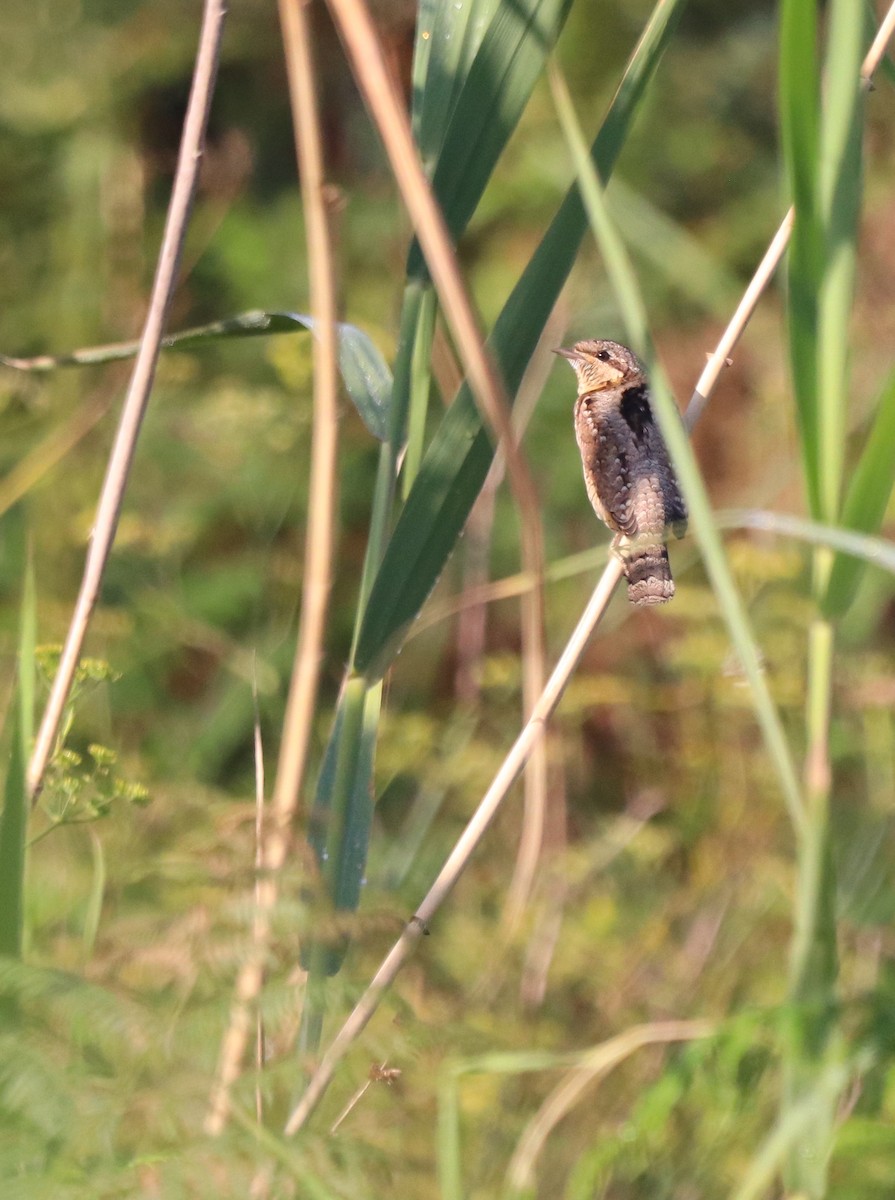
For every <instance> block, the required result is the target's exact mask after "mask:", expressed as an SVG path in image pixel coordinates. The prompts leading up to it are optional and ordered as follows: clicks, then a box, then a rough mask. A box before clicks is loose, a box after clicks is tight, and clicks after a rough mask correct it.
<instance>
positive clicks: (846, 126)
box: [816, 0, 865, 523]
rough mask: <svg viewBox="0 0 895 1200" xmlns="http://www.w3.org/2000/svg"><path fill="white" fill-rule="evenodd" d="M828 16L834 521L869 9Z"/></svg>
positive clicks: (829, 505)
mask: <svg viewBox="0 0 895 1200" xmlns="http://www.w3.org/2000/svg"><path fill="white" fill-rule="evenodd" d="M829 20H830V28H829V35H828V37H827V47H828V49H827V55H826V68H825V72H824V78H825V83H826V86H825V96H824V110H823V120H822V122H821V137H820V179H819V208H820V216H821V223H822V228H823V236H824V251H825V253H824V272H823V277H822V281H821V287H820V295H819V299H818V333H817V348H816V355H817V391H818V394H817V412H818V447H817V450H818V464H817V474H818V480H819V486H820V496H819V499H820V505H821V507H820V513H821V516H822V518H823V519H824V520H826V521H829V522H831V523H832V522H834V521H835V520H836V518H837V517H838V515H839V507H840V502H841V494H842V474H843V463H844V454H845V441H846V415H847V404H848V391H849V370H848V367H849V363H848V354H849V340H850V335H851V310H852V303H853V300H854V290H855V268H856V263H857V241H858V222H859V220H860V215H861V197H862V176H863V171H862V167H863V163H862V153H861V151H862V143H863V117H864V91H863V88H862V85H861V60H862V58H863V54H864V29H865V15H864V12H863V11H862V9H861V6H860V5H859V4H855V3H854V0H834V3H833V4H832V5H831V6H830V17H829Z"/></svg>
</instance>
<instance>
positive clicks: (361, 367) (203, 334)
mask: <svg viewBox="0 0 895 1200" xmlns="http://www.w3.org/2000/svg"><path fill="white" fill-rule="evenodd" d="M313 328H314V318H313V317H309V316H305V315H303V314H302V313H294V312H279V311H270V312H264V311H262V310H260V309H258V310H253V311H252V312H246V313H240V314H239V315H238V316H235V317H227V318H226V319H224V320H222V321H212V322H211V323H210V324H208V325H198V326H196V327H195V328H193V329H184V330H181V331H180V332H179V333H169V334H168V335H167V336H166V337H164V338H163V339H162V349H163V350H188V349H190V348H192V347H194V346H202V345H204V344H206V343H208V342H216V341H229V340H232V339H233V338H247V337H268V336H270V335H271V334H282V333H298V332H310V331H312V330H313ZM338 334H339V369H340V371H341V373H342V381H343V383H344V384H345V389H346V391H347V392H348V395H349V396H350V397H351V399H352V400H353V401H354V404H355V407H356V408H357V411H358V412H359V413H360V416H361V419H362V420H363V422H364V424H365V425H366V427H367V429H368V430H369V431H370V433H372V435H373V437H375V438H378V439H379V441H385V440H386V438H387V437H388V422H389V404H390V401H391V394H392V376H391V372H390V371H389V369H388V366H387V365H386V363H385V360H384V359H383V357H382V355H381V354H380V353H379V351H378V350H377V349H376V347H375V345H374V344H373V342H372V341H371V340H370V338H369V337H368V336H367V335H366V334H365V333H364V332H363V330H361V329H358V328H357V327H356V326H355V325H348V324H344V323H342V324H340V325H339V326H338ZM139 347H140V343H139V342H116V343H115V344H114V345H109V346H89V347H86V348H85V349H82V350H74V351H72V352H71V353H70V354H56V355H49V354H42V355H40V356H39V357H37V358H11V357H9V356H7V355H0V363H3V364H5V365H6V366H8V367H15V368H16V369H17V370H20V371H53V370H56V369H57V368H59V367H86V366H95V365H97V364H99V363H108V362H116V361H118V360H119V359H124V358H133V357H134V355H135V354H136V353H137V350H138V349H139Z"/></svg>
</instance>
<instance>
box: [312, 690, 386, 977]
mask: <svg viewBox="0 0 895 1200" xmlns="http://www.w3.org/2000/svg"><path fill="white" fill-rule="evenodd" d="M381 692H382V689H381V687H379V686H378V685H377V686H375V687H373V688H369V689H368V688H367V687H366V684H365V683H364V681H363V680H362V679H358V678H355V679H351V680H349V681H348V683H347V684H346V686H345V688H344V690H343V692H342V695H341V697H340V699H339V705H338V709H337V711H336V718H335V721H334V722H333V731H332V735H331V737H330V740H329V743H328V744H327V747H326V753H325V755H324V759H323V765H322V767H321V770H320V777H319V779H318V782H317V791H316V793H315V796H314V804H313V806H312V809H311V813H310V817H309V821H308V841H309V843H310V845H311V847H312V849H313V851H314V854H315V856H316V858H317V862H318V864H319V866H320V874H321V876H322V878H323V881H324V885H325V890H326V896H327V900H328V902H329V903H330V904H331V905H332V908H333V910H334V911H335V912H337V913H346V912H355V911H356V910H357V907H358V905H359V904H360V897H361V892H362V889H363V878H364V871H365V870H366V864H367V851H368V847H369V843H370V828H371V825H372V821H373V792H372V787H371V780H372V777H373V755H374V752H375V749H376V734H377V731H378V726H379V713H380V707H381V702H382V695H381ZM346 949H347V938H344V937H343V938H337V939H335V941H333V940H332V939H327V940H326V944H325V945H324V944H322V943H321V942H320V941H317V940H315V939H309V941H308V943H307V945H306V946H304V947H303V948H302V956H301V958H302V964H303V965H304V966H305V967H306V969H311V968H312V967H313V968H316V969H317V970H320V971H322V972H324V973H325V974H327V975H334V974H335V973H336V971H338V969H339V967H340V966H341V965H342V961H343V959H344V957H345V951H346Z"/></svg>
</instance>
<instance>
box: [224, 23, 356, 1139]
mask: <svg viewBox="0 0 895 1200" xmlns="http://www.w3.org/2000/svg"><path fill="white" fill-rule="evenodd" d="M279 12H280V24H281V27H282V31H283V45H284V48H285V52H286V68H287V74H288V78H289V95H290V100H291V103H292V113H293V126H294V130H295V147H296V155H297V158H298V167H299V175H300V181H301V193H302V203H303V206H304V212H305V235H306V240H307V247H308V273H309V283H310V299H311V312H312V313H313V315H314V424H313V431H312V445H311V475H310V495H309V501H308V527H307V539H306V544H305V566H304V585H303V588H302V609H301V626H300V629H299V635H298V643H297V645H296V650H295V662H294V665H293V669H292V678H291V681H290V686H289V696H288V700H287V703H286V713H285V717H284V722H283V737H282V741H281V743H280V757H279V762H278V764H277V774H276V780H275V783H274V791H273V801H272V805H271V812H270V814H269V816H268V819H267V821H266V828H265V834H264V846H263V854H262V862H263V875H262V878H261V879H260V881H259V884H258V888H257V893H256V914H255V920H254V927H253V939H252V945H251V947H250V949H249V953H248V956H247V958H246V961H245V962H244V963H243V965H242V968H241V970H240V973H239V977H238V979H237V982H236V990H235V996H234V1001H233V1008H232V1012H231V1016H230V1024H229V1027H228V1029H227V1032H226V1034H225V1036H224V1039H223V1042H222V1044H221V1057H220V1062H219V1066H218V1074H217V1079H216V1081H215V1085H214V1089H213V1091H212V1096H211V1103H210V1109H209V1113H208V1117H207V1118H206V1122H205V1128H206V1131H207V1132H208V1133H211V1134H219V1133H220V1132H221V1131H222V1130H223V1128H224V1124H225V1122H226V1119H227V1114H228V1110H229V1103H230V1090H231V1088H232V1086H233V1083H234V1082H235V1080H236V1078H237V1076H238V1075H239V1071H240V1067H241V1064H242V1061H243V1058H244V1056H245V1051H246V1045H247V1042H248V1038H249V1033H250V1028H251V1022H250V1013H251V1008H252V1006H253V1005H254V1003H255V1001H256V1000H257V997H258V995H259V993H260V991H261V986H262V983H263V977H264V962H265V959H266V957H267V950H268V946H269V944H270V936H271V923H272V917H273V910H274V907H275V906H276V901H277V876H278V873H279V871H280V869H281V868H282V866H283V863H284V862H285V861H286V855H287V852H288V849H289V844H290V838H291V831H292V825H293V821H294V818H295V814H296V812H297V809H298V804H299V798H300V795H301V788H302V783H303V780H304V776H305V771H306V768H307V759H308V745H309V741H310V735H311V728H312V723H313V716H314V708H315V704H316V699H317V689H318V683H319V678H320V663H321V660H322V657H323V636H324V630H325V625H326V612H327V606H328V601H329V589H330V575H331V564H332V556H333V544H334V538H335V523H336V503H337V501H336V494H337V481H338V480H337V470H336V467H337V449H338V411H337V399H338V374H337V344H336V338H337V331H336V285H335V272H334V266H333V252H332V244H331V236H330V227H329V218H328V213H327V205H326V190H325V189H326V182H325V177H324V162H323V145H322V138H321V133H320V119H319V112H318V107H317V95H316V84H315V75H314V60H313V54H312V52H311V32H310V22H309V14H308V11H307V0H279Z"/></svg>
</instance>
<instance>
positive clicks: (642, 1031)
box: [507, 1021, 714, 1190]
mask: <svg viewBox="0 0 895 1200" xmlns="http://www.w3.org/2000/svg"><path fill="white" fill-rule="evenodd" d="M713 1032H714V1027H713V1026H712V1024H711V1023H710V1022H709V1021H657V1022H655V1023H654V1024H651V1025H635V1026H634V1027H633V1028H632V1029H627V1030H625V1032H624V1033H621V1034H619V1035H618V1036H617V1037H614V1038H610V1039H609V1040H608V1041H606V1042H602V1043H601V1044H600V1045H599V1046H595V1047H594V1048H593V1049H592V1050H589V1051H585V1052H584V1053H583V1054H582V1055H581V1062H580V1064H579V1065H578V1066H576V1067H574V1068H573V1069H572V1070H571V1071H569V1072H568V1073H567V1074H566V1076H565V1078H564V1079H563V1080H562V1081H561V1082H560V1083H559V1084H557V1086H556V1087H555V1088H554V1090H553V1091H552V1092H551V1093H550V1095H549V1096H548V1097H547V1099H546V1100H545V1101H544V1103H543V1104H542V1105H541V1107H540V1108H539V1109H538V1111H537V1112H536V1113H535V1115H534V1117H532V1119H531V1121H529V1123H528V1125H527V1126H526V1128H525V1131H524V1132H523V1134H522V1136H521V1137H520V1139H519V1141H518V1143H517V1145H516V1150H515V1152H514V1153H513V1157H512V1158H511V1159H510V1165H509V1167H508V1168H507V1182H508V1183H509V1184H510V1186H511V1187H512V1188H516V1189H518V1190H527V1189H530V1188H531V1187H532V1186H533V1184H532V1176H533V1174H534V1164H535V1160H536V1159H537V1156H538V1155H539V1154H540V1152H541V1149H542V1148H543V1145H544V1142H545V1141H546V1140H547V1138H548V1137H549V1135H550V1133H551V1131H552V1130H553V1128H554V1127H555V1126H556V1125H557V1124H558V1122H559V1121H561V1120H562V1118H563V1117H564V1116H565V1115H566V1113H567V1112H568V1111H569V1110H570V1109H571V1108H572V1106H573V1105H574V1104H576V1103H577V1101H578V1100H579V1099H580V1098H581V1096H582V1095H583V1094H584V1093H585V1092H586V1091H587V1089H588V1088H589V1087H591V1086H592V1085H593V1084H595V1083H599V1081H600V1080H601V1079H603V1078H604V1077H605V1076H606V1075H608V1074H609V1072H610V1071H612V1070H613V1069H614V1068H615V1067H617V1066H618V1065H619V1064H620V1063H623V1062H624V1061H625V1059H627V1058H630V1057H631V1055H632V1054H634V1053H635V1051H637V1050H642V1049H643V1047H644V1046H655V1045H662V1044H664V1043H668V1042H691V1041H695V1040H696V1039H697V1038H705V1037H709V1036H710V1035H711V1034H712V1033H713Z"/></svg>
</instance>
